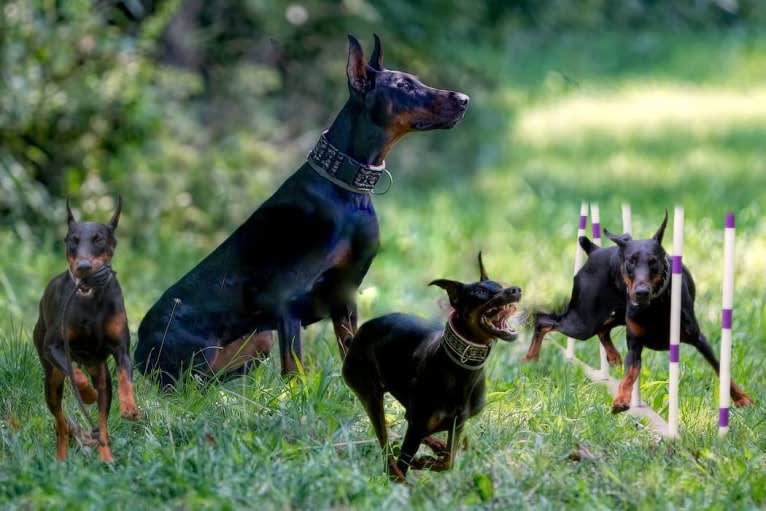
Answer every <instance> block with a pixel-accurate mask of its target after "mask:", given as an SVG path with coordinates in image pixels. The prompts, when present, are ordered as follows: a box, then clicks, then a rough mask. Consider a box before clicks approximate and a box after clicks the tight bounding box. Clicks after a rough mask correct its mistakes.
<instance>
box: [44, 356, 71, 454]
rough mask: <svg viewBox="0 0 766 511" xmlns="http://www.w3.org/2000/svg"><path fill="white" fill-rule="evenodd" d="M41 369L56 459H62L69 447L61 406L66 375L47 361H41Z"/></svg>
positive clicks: (65, 419) (66, 424)
mask: <svg viewBox="0 0 766 511" xmlns="http://www.w3.org/2000/svg"><path fill="white" fill-rule="evenodd" d="M43 370H44V371H45V402H46V404H47V405H48V409H49V410H50V411H51V413H52V414H53V418H54V420H55V426H56V460H58V461H62V460H65V459H66V457H67V451H68V449H69V422H68V421H67V418H66V416H65V415H64V409H63V407H62V406H61V401H62V397H63V395H64V379H65V378H66V376H65V375H64V373H63V372H61V371H59V370H58V369H57V368H55V367H53V366H52V365H50V364H47V363H43Z"/></svg>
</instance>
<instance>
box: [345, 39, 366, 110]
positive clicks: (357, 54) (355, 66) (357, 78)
mask: <svg viewBox="0 0 766 511" xmlns="http://www.w3.org/2000/svg"><path fill="white" fill-rule="evenodd" d="M368 71H372V70H371V69H370V68H369V67H368V66H367V63H366V62H365V61H364V52H362V45H360V44H359V41H357V40H356V37H354V36H352V35H351V34H349V35H348V63H347V64H346V76H347V77H348V88H349V90H350V91H351V93H352V94H354V93H355V94H361V95H364V94H366V93H367V91H368V90H370V76H368Z"/></svg>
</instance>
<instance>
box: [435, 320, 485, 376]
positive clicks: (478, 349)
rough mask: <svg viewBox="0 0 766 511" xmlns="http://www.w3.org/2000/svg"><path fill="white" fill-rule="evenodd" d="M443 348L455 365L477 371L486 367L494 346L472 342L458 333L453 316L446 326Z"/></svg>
mask: <svg viewBox="0 0 766 511" xmlns="http://www.w3.org/2000/svg"><path fill="white" fill-rule="evenodd" d="M442 346H443V347H444V351H445V352H446V353H447V356H449V358H450V359H451V360H452V361H453V362H454V363H455V364H457V365H458V366H460V367H462V368H463V369H468V370H469V371H477V370H479V369H481V368H482V367H484V366H485V365H486V364H487V360H489V353H490V351H492V344H478V343H475V342H471V341H469V340H468V339H466V338H465V337H463V336H462V335H460V334H459V333H457V332H456V331H455V327H454V326H453V325H452V315H451V316H450V318H449V320H447V324H446V325H445V326H444V335H443V336H442Z"/></svg>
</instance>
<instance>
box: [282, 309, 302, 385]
mask: <svg viewBox="0 0 766 511" xmlns="http://www.w3.org/2000/svg"><path fill="white" fill-rule="evenodd" d="M277 335H278V336H279V356H280V360H281V362H282V375H289V374H295V373H297V372H298V364H301V363H302V360H303V359H302V350H301V322H300V321H299V320H297V319H293V318H291V317H290V316H287V315H285V316H283V317H282V318H281V319H280V321H279V324H278V326H277Z"/></svg>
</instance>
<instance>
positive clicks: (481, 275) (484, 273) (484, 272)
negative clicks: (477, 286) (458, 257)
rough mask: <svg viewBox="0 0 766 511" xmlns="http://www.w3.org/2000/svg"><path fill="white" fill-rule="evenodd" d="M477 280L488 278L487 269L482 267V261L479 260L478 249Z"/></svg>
mask: <svg viewBox="0 0 766 511" xmlns="http://www.w3.org/2000/svg"><path fill="white" fill-rule="evenodd" d="M479 280H481V281H484V280H489V277H487V270H485V269H484V261H482V260H481V251H479Z"/></svg>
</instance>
